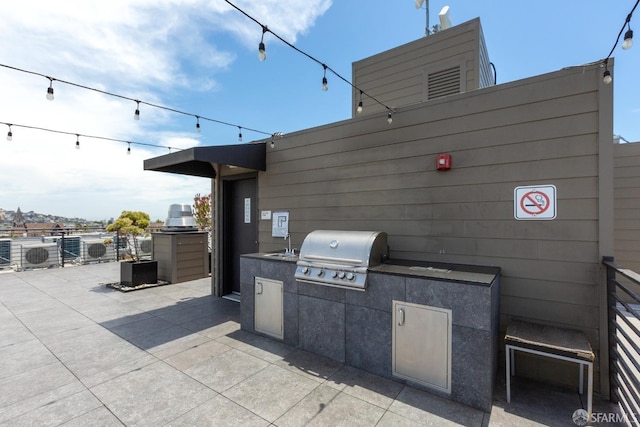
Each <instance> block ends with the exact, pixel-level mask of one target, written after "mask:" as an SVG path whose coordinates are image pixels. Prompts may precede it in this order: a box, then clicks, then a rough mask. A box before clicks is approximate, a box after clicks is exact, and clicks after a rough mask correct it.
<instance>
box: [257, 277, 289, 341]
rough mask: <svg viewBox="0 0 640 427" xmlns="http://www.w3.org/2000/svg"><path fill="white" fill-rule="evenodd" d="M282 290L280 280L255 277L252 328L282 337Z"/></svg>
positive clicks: (275, 336)
mask: <svg viewBox="0 0 640 427" xmlns="http://www.w3.org/2000/svg"><path fill="white" fill-rule="evenodd" d="M282 292H283V283H282V282H280V281H277V280H270V279H264V278H261V277H256V279H255V290H254V294H255V311H254V316H255V322H254V328H255V330H256V331H258V332H262V333H263V334H267V335H270V336H272V337H274V338H278V339H283V338H284V328H283V324H282V319H283V315H282V313H283V312H282Z"/></svg>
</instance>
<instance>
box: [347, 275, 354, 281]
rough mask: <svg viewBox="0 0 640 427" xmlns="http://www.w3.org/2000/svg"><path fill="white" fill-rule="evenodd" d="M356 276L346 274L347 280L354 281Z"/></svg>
mask: <svg viewBox="0 0 640 427" xmlns="http://www.w3.org/2000/svg"><path fill="white" fill-rule="evenodd" d="M355 278H356V276H355V275H354V274H353V273H347V280H354V279H355Z"/></svg>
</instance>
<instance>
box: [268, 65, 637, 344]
mask: <svg viewBox="0 0 640 427" xmlns="http://www.w3.org/2000/svg"><path fill="white" fill-rule="evenodd" d="M600 72H601V71H600V70H599V68H598V67H596V66H593V67H586V68H585V69H582V68H580V69H579V70H578V69H574V70H571V69H569V70H563V71H559V72H556V73H551V74H549V75H545V76H539V77H535V78H531V79H526V80H521V81H518V82H513V83H509V84H506V85H499V86H491V87H488V88H484V89H480V90H477V91H472V92H467V93H463V94H458V95H453V96H449V97H446V98H441V99H437V100H433V101H429V102H426V103H421V104H417V105H414V106H411V107H405V108H403V109H399V111H398V112H397V114H396V115H395V116H394V121H393V124H391V125H388V124H387V123H386V120H384V114H372V115H368V116H362V117H357V118H355V119H352V120H348V121H344V122H339V123H334V124H331V125H327V126H324V127H321V128H316V129H311V130H307V131H303V132H299V133H295V134H290V135H287V136H285V137H284V138H283V139H282V140H281V141H279V143H278V144H277V145H276V147H275V148H274V149H271V150H268V153H267V171H266V172H262V173H260V175H259V204H260V206H259V208H260V209H261V210H272V211H273V210H288V211H289V212H290V215H291V216H290V230H291V235H292V242H293V246H295V247H299V246H300V244H301V242H302V240H303V238H304V237H305V236H306V234H307V233H308V232H310V231H312V230H315V229H323V228H326V229H359V230H383V231H386V232H387V233H388V234H389V245H390V248H391V254H392V256H393V257H394V258H400V259H413V260H427V261H444V262H454V263H469V264H483V265H496V266H500V267H501V268H502V274H503V277H502V285H503V292H502V301H501V312H502V315H503V317H504V319H508V318H510V317H512V316H517V317H520V318H526V319H530V320H537V321H541V322H545V323H552V324H558V325H563V326H570V327H574V328H579V329H582V330H584V331H585V332H586V333H587V335H588V336H589V337H590V338H591V339H592V342H597V341H596V340H597V329H598V324H597V323H598V297H597V290H598V283H599V272H600V262H599V261H600V260H599V218H598V215H599V211H598V191H599V190H598V175H599V170H598V168H599V162H598V160H599V159H598V155H599V154H598V153H599V128H598V123H599V120H600V116H601V114H603V113H602V112H600V111H599V108H600V107H599V94H598V91H599V81H600ZM604 114H610V111H608V112H604ZM445 152H446V153H450V154H451V155H452V158H453V168H452V170H450V171H446V172H440V171H436V169H435V166H436V156H437V154H439V153H445ZM638 177H640V174H638ZM635 178H636V177H635V176H634V177H632V179H635ZM537 184H554V185H556V187H557V190H558V209H557V210H558V216H557V219H555V220H553V221H516V220H515V219H514V218H513V191H514V188H515V187H516V186H520V185H537ZM639 234H640V230H639ZM259 241H260V249H261V250H281V249H282V247H283V240H282V239H275V238H272V237H271V223H270V221H261V222H260V224H259Z"/></svg>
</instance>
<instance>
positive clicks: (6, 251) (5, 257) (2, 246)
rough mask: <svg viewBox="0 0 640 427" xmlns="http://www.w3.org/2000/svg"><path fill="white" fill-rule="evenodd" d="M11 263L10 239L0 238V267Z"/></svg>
mask: <svg viewBox="0 0 640 427" xmlns="http://www.w3.org/2000/svg"><path fill="white" fill-rule="evenodd" d="M9 264H11V240H0V267H2V266H7V265H9Z"/></svg>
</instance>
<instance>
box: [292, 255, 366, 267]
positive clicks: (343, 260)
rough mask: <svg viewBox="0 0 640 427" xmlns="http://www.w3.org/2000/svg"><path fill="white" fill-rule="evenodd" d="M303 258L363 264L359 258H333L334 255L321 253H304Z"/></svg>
mask: <svg viewBox="0 0 640 427" xmlns="http://www.w3.org/2000/svg"><path fill="white" fill-rule="evenodd" d="M304 258H305V259H312V260H316V261H332V262H337V263H341V264H346V263H349V264H354V265H356V264H357V265H361V264H363V261H362V260H361V259H351V258H334V257H330V256H322V255H304Z"/></svg>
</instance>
